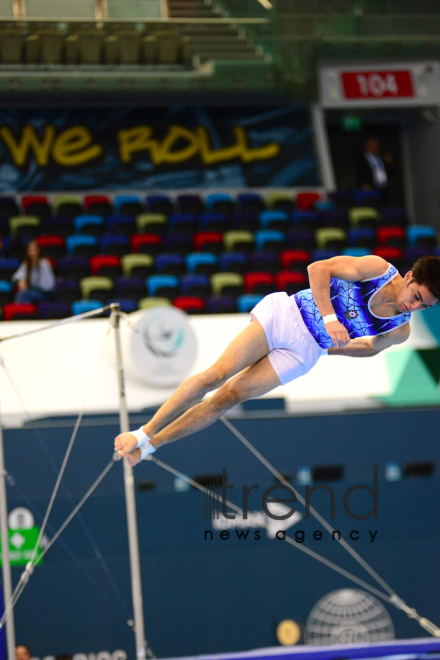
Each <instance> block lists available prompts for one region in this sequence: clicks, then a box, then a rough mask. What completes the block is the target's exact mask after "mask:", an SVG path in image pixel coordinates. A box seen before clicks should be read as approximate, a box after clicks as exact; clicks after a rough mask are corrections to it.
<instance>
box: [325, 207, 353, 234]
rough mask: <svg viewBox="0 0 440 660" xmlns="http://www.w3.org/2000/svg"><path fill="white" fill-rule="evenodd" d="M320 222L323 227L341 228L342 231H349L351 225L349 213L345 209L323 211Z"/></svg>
mask: <svg viewBox="0 0 440 660" xmlns="http://www.w3.org/2000/svg"><path fill="white" fill-rule="evenodd" d="M319 222H320V225H321V226H322V227H340V228H341V229H348V226H349V224H350V221H349V218H348V213H347V211H344V210H343V209H331V210H327V211H322V212H321V213H320V216H319Z"/></svg>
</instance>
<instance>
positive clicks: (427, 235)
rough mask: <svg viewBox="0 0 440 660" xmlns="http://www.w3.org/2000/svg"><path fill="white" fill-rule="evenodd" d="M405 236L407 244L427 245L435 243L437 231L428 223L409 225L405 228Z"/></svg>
mask: <svg viewBox="0 0 440 660" xmlns="http://www.w3.org/2000/svg"><path fill="white" fill-rule="evenodd" d="M406 237H407V240H408V243H409V245H426V246H429V247H434V246H435V245H437V232H436V230H435V229H434V227H431V226H430V225H410V226H409V227H407V229H406Z"/></svg>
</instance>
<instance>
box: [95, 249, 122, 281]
mask: <svg viewBox="0 0 440 660" xmlns="http://www.w3.org/2000/svg"><path fill="white" fill-rule="evenodd" d="M90 270H91V273H92V275H100V276H102V277H119V276H120V275H121V274H122V271H121V258H120V257H117V256H116V255H114V254H97V255H96V256H94V257H91V258H90Z"/></svg>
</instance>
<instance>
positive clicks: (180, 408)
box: [115, 320, 279, 456]
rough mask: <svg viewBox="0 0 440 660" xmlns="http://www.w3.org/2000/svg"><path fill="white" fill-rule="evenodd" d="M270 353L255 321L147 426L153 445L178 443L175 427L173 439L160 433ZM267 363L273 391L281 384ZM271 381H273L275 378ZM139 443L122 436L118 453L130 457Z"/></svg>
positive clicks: (191, 380)
mask: <svg viewBox="0 0 440 660" xmlns="http://www.w3.org/2000/svg"><path fill="white" fill-rule="evenodd" d="M268 353H269V346H268V343H267V339H266V335H265V333H264V330H263V328H262V327H261V325H260V324H259V323H258V321H256V320H254V321H253V322H252V323H250V324H249V325H248V326H247V327H246V328H244V330H242V331H241V332H240V333H239V334H238V335H237V337H235V338H234V339H233V340H232V342H231V343H230V344H229V346H228V347H227V348H226V350H225V351H224V353H223V354H222V355H221V356H220V358H219V359H218V360H217V361H216V362H215V363H214V364H213V365H212V366H211V367H209V368H208V369H206V371H203V372H202V373H200V374H197V375H196V376H192V377H191V378H189V379H188V380H186V381H185V382H184V383H182V385H180V387H179V388H178V389H177V390H176V391H175V392H174V394H172V395H171V397H170V398H169V399H168V400H167V401H166V402H165V403H164V404H163V406H161V408H159V410H158V411H157V413H156V414H155V415H154V417H153V418H152V419H151V420H150V421H149V422H148V423H147V424H145V425H144V427H143V430H144V432H145V433H146V434H147V435H148V437H149V438H150V442H151V444H152V445H153V446H154V447H155V448H156V447H157V446H159V444H164V443H165V442H171V441H172V440H177V439H178V437H177V435H178V434H177V433H176V429H175V428H173V435H172V440H171V439H170V438H169V437H168V436H167V435H164V436H162V438H161V437H157V434H158V433H159V432H160V431H161V430H162V429H165V427H168V425H170V423H171V422H173V420H176V421H178V418H180V416H181V415H183V414H184V413H185V412H186V411H188V410H189V409H190V408H191V407H193V406H195V405H196V404H198V403H199V402H200V401H201V400H202V399H203V397H204V396H205V395H206V394H207V393H208V392H210V391H212V390H215V389H217V388H219V387H220V388H221V386H223V385H224V384H225V383H226V382H227V381H228V379H229V378H231V377H232V376H234V375H235V374H237V373H239V372H241V371H243V369H246V368H247V367H249V366H251V365H254V364H255V363H259V361H260V360H262V358H264V357H265V356H266V355H267V354H268ZM267 363H268V366H269V373H270V370H271V371H272V374H271V375H273V376H275V379H274V380H273V382H274V384H273V385H272V386H271V387H269V389H273V387H276V386H277V385H279V380H278V377H277V376H276V374H275V372H274V371H273V369H272V367H271V366H270V363H269V360H267ZM263 380H264V378H263ZM269 380H271V381H272V379H269ZM262 387H263V391H261V394H263V393H264V391H269V390H268V389H267V388H266V386H265V385H263V386H262ZM248 396H249V397H252V396H259V394H256V393H255V394H252V393H251V394H249V395H248ZM211 398H212V397H211ZM209 400H210V399H209ZM242 400H243V399H242ZM232 405H234V404H232ZM229 407H231V406H229ZM202 410H203V409H202ZM203 414H204V413H203ZM220 414H221V413H220ZM213 421H214V420H213ZM193 423H194V421H193V420H192V421H190V422H189V423H188V422H187V421H186V422H185V424H189V425H190V426H191V425H192V424H193ZM209 423H212V422H208V423H207V424H205V426H208V424H209ZM185 428H186V426H185ZM200 428H203V426H200ZM194 430H196V429H195V428H194V429H192V430H189V431H187V432H182V435H179V437H183V436H184V435H188V433H191V432H193V431H194ZM170 437H171V436H170ZM153 438H154V440H153ZM136 444H137V441H136V438H135V437H134V436H133V435H132V434H131V433H122V434H121V435H119V436H117V438H116V439H115V450H116V451H117V452H119V453H120V454H121V455H122V456H128V454H130V452H131V451H132V450H133V449H134V448H135V447H136Z"/></svg>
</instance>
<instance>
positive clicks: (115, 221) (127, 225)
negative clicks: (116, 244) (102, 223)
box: [107, 215, 136, 236]
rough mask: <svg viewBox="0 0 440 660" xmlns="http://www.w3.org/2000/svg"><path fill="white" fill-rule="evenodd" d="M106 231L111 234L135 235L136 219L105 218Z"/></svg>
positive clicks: (115, 216) (129, 216) (125, 216)
mask: <svg viewBox="0 0 440 660" xmlns="http://www.w3.org/2000/svg"><path fill="white" fill-rule="evenodd" d="M107 230H108V231H109V232H111V233H112V234H116V235H118V236H119V235H122V236H132V235H133V234H135V233H136V219H135V216H132V215H110V216H109V217H108V218H107Z"/></svg>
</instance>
